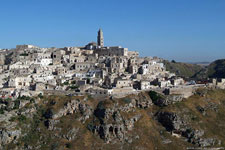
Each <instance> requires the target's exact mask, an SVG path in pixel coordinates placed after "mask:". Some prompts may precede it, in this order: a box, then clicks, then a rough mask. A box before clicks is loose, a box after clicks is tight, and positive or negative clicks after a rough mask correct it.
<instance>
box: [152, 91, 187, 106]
mask: <svg viewBox="0 0 225 150" xmlns="http://www.w3.org/2000/svg"><path fill="white" fill-rule="evenodd" d="M149 96H150V97H151V99H152V101H153V103H154V104H155V105H157V106H161V107H162V106H168V105H170V104H174V103H177V102H181V101H182V100H183V98H184V97H183V96H182V95H161V94H159V93H156V92H154V91H150V92H149Z"/></svg>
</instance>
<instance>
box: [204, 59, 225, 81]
mask: <svg viewBox="0 0 225 150" xmlns="http://www.w3.org/2000/svg"><path fill="white" fill-rule="evenodd" d="M207 75H208V77H209V78H225V59H219V60H216V61H214V62H212V63H211V64H210V65H209V66H208V69H207Z"/></svg>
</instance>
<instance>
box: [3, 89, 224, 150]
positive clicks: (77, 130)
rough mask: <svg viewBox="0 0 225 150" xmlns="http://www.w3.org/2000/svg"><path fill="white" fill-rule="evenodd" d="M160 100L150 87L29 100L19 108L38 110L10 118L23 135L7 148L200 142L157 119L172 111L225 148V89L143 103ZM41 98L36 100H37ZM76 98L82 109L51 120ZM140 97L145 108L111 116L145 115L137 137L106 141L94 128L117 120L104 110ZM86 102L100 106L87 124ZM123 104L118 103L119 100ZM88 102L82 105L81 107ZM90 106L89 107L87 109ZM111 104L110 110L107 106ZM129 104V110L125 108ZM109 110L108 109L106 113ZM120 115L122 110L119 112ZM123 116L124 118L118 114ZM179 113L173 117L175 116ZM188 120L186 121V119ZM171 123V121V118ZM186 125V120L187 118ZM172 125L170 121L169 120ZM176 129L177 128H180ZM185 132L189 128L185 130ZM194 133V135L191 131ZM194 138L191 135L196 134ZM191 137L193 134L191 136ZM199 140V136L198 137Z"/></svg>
mask: <svg viewBox="0 0 225 150" xmlns="http://www.w3.org/2000/svg"><path fill="white" fill-rule="evenodd" d="M150 97H151V98H152V101H157V99H159V98H163V97H160V96H159V95H158V94H157V93H154V92H146V93H142V94H141V95H138V96H136V95H130V96H127V97H125V98H122V99H104V100H103V99H93V98H91V99H89V98H88V97H69V96H44V97H42V98H41V99H39V102H36V103H33V102H32V103H28V104H27V105H26V106H25V107H23V108H20V109H19V110H18V111H19V112H21V113H23V111H26V110H29V109H30V110H32V109H33V108H34V109H36V113H34V115H33V116H32V117H29V116H27V115H24V114H21V115H18V116H16V117H13V118H11V122H12V123H13V122H17V123H18V125H17V128H20V129H21V130H22V136H21V137H20V138H19V139H18V140H17V143H16V142H12V143H10V144H8V145H6V146H4V148H5V149H8V150H10V149H16V147H17V148H18V149H42V150H60V149H64V150H73V149H104V150H105V149H106V150H107V149H125V150H126V149H129V150H130V149H134V150H135V149H136V150H137V149H143V150H145V149H146V150H151V149H152V150H153V149H160V150H164V149H165V150H181V149H187V148H188V147H196V145H195V144H194V143H193V142H195V141H188V140H186V137H185V136H186V135H184V136H183V135H182V137H180V138H178V137H174V136H172V135H171V131H168V129H167V127H166V126H167V124H165V123H161V122H159V121H158V120H157V114H159V113H161V112H167V114H169V113H171V114H176V115H174V116H175V117H176V116H179V117H180V118H182V119H183V120H184V122H185V124H187V125H188V126H187V127H188V128H187V129H186V130H187V131H189V130H190V132H191V131H192V130H196V131H204V135H203V136H202V137H201V139H204V138H206V139H208V138H210V139H216V140H215V145H214V146H210V147H218V146H220V147H224V146H225V145H224V144H225V143H224V141H225V132H224V131H225V110H224V107H225V99H224V97H225V91H224V90H210V89H199V90H198V91H197V92H196V94H195V95H193V96H191V97H190V98H188V99H184V100H183V101H181V102H177V103H174V104H169V105H168V106H158V105H156V104H157V103H156V104H152V105H151V106H150V107H142V106H143V102H144V101H142V100H143V99H145V100H147V101H148V100H151V99H150ZM35 100H36V99H35ZM71 100H76V101H77V102H81V103H80V104H79V109H80V108H81V110H82V111H81V112H78V111H76V112H74V113H72V112H70V113H68V114H65V116H63V117H59V118H57V119H53V120H52V119H51V118H53V116H54V115H55V114H56V113H57V112H60V110H61V109H65V108H66V107H68V102H71ZM135 101H136V102H137V101H140V103H138V105H140V107H137V108H132V109H131V110H132V111H123V110H124V109H121V111H119V112H120V114H121V117H118V115H119V114H118V112H117V113H114V114H112V117H113V118H114V117H116V116H117V119H116V120H117V121H119V120H120V119H122V120H123V121H125V122H127V119H128V118H132V117H133V116H137V115H138V116H140V119H139V120H137V121H136V122H135V123H134V127H133V130H129V131H128V133H127V134H128V136H129V137H132V141H130V140H127V141H126V140H125V141H124V142H120V141H117V140H116V141H111V142H109V143H107V144H106V142H105V141H104V140H103V139H102V138H101V136H104V135H101V136H99V135H98V134H96V133H94V132H92V131H91V130H90V128H91V129H92V128H93V127H94V126H95V125H96V123H95V122H97V123H101V122H99V121H98V119H99V118H98V117H96V116H99V115H100V116H101V117H100V120H101V121H102V122H104V124H105V123H109V124H114V125H116V122H115V121H113V118H111V117H110V118H109V119H112V120H108V121H107V122H106V121H105V119H106V118H107V117H106V116H105V115H108V116H110V112H111V111H112V110H113V109H117V108H119V107H121V108H122V107H123V108H126V109H127V108H128V106H130V105H131V104H132V103H134V102H135ZM83 102H85V105H89V106H90V107H91V108H93V110H96V109H98V113H100V114H99V115H96V114H95V113H97V112H96V111H95V113H93V114H92V115H91V116H90V118H87V120H86V121H84V122H83V123H82V122H81V121H79V120H80V118H81V117H82V116H83V115H85V111H84V110H85V109H86V108H87V107H84V105H83ZM117 104H119V105H117ZM81 105H83V106H81ZM84 108H85V109H84ZM106 109H108V110H110V111H106ZM126 109H125V110H126ZM106 112H107V113H106ZM119 116H120V115H119ZM119 118H120V119H119ZM173 118H174V117H173ZM182 122H183V121H182ZM169 123H170V122H169ZM172 123H173V124H171V125H170V126H173V125H175V124H177V123H179V120H175V122H172ZM182 124H183V123H182ZM168 125H169V124H168ZM176 130H177V129H176ZM185 133H186V132H185ZM190 135H191V134H190ZM191 138H192V137H191ZM191 138H190V139H191ZM199 140H200V139H199Z"/></svg>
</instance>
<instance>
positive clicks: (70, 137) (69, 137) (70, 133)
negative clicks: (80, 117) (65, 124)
mask: <svg viewBox="0 0 225 150" xmlns="http://www.w3.org/2000/svg"><path fill="white" fill-rule="evenodd" d="M78 131H79V128H72V129H70V130H69V131H68V132H67V134H65V135H63V136H62V137H63V138H65V139H67V140H68V141H72V140H74V139H75V138H76V136H77V133H78Z"/></svg>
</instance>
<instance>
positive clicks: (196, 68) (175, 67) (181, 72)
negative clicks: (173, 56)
mask: <svg viewBox="0 0 225 150" xmlns="http://www.w3.org/2000/svg"><path fill="white" fill-rule="evenodd" d="M163 63H164V65H165V66H166V70H168V71H170V72H172V73H175V74H176V75H178V76H181V77H184V78H191V77H192V76H194V75H195V74H196V73H198V72H200V71H201V70H202V69H203V68H204V67H203V66H200V65H196V64H188V63H181V62H174V61H172V62H170V61H167V60H164V61H163Z"/></svg>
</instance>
